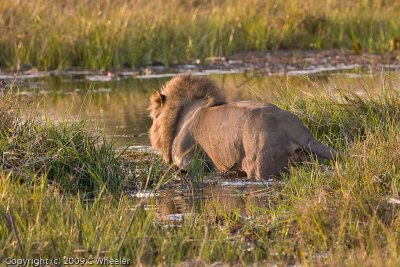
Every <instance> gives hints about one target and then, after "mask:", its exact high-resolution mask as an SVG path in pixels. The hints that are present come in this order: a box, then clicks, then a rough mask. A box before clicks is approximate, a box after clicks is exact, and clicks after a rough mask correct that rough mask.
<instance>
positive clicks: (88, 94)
mask: <svg viewBox="0 0 400 267" xmlns="http://www.w3.org/2000/svg"><path fill="white" fill-rule="evenodd" d="M211 77H212V78H213V79H214V80H215V81H216V82H217V84H218V85H220V86H221V87H222V88H223V89H224V90H225V92H226V94H227V96H228V99H229V100H231V101H236V100H248V99H253V100H254V99H256V100H267V101H268V100H271V99H272V98H273V96H274V94H275V93H276V92H277V91H285V90H302V91H314V90H325V91H332V92H334V91H337V90H349V91H358V92H360V94H363V91H364V90H363V87H367V88H369V89H371V90H375V91H376V90H380V88H381V87H382V84H383V83H386V84H388V83H391V84H394V86H392V87H395V86H396V84H397V86H398V82H399V75H398V74H390V75H389V74H387V75H381V74H374V75H371V74H360V73H339V74H338V73H332V74H330V75H326V74H325V75H315V76H308V77H307V76H256V75H251V74H236V75H212V76H211ZM382 77H383V78H382ZM168 79H169V78H154V79H137V78H123V77H114V78H109V77H107V76H105V77H104V76H93V75H90V76H89V75H87V76H85V75H66V76H58V77H44V78H34V79H26V80H24V82H23V83H22V84H21V85H20V86H19V91H18V92H16V93H18V94H19V95H21V96H22V97H24V98H25V99H29V100H30V103H31V106H33V107H34V109H35V110H39V112H40V114H42V115H43V116H46V117H51V118H53V119H56V120H59V119H68V120H77V119H80V118H85V119H86V120H87V121H88V127H89V128H91V129H93V130H97V131H100V132H103V133H104V134H105V135H106V136H107V137H110V138H113V139H114V140H116V146H117V147H121V146H126V145H128V146H133V147H135V146H140V145H149V140H148V136H147V132H148V129H149V127H150V126H151V120H150V118H149V117H148V111H147V107H148V105H149V102H148V97H149V95H150V94H151V92H152V91H153V90H155V89H159V88H161V86H162V85H163V84H164V83H165V82H166V81H167V80H168Z"/></svg>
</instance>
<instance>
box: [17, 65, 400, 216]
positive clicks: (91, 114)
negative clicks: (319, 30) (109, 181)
mask: <svg viewBox="0 0 400 267" xmlns="http://www.w3.org/2000/svg"><path fill="white" fill-rule="evenodd" d="M210 77H211V78H212V79H214V80H215V82H216V83H217V84H218V85H219V86H220V87H221V88H222V89H223V90H224V91H225V93H226V95H227V97H228V100H229V101H238V100H259V101H272V100H274V98H275V97H276V96H277V94H278V93H279V92H281V93H282V92H283V93H285V92H290V91H292V90H300V91H302V92H303V93H307V92H315V91H321V92H322V91H323V92H325V93H327V94H329V95H332V96H333V97H334V96H335V94H337V93H338V92H339V91H351V92H356V93H357V94H359V95H361V96H366V95H368V93H370V92H378V93H379V92H381V91H382V90H384V88H400V75H399V74H396V73H392V74H380V73H377V74H366V73H354V72H351V73H343V72H340V73H335V72H333V73H324V75H313V76H298V73H296V75H294V76H289V75H285V76H263V75H254V74H245V73H244V74H235V75H212V76H210ZM169 79H170V78H168V77H161V78H151V79H140V78H132V77H131V78H128V77H108V76H98V77H95V76H93V75H82V74H80V75H72V74H71V75H65V76H57V77H51V76H48V77H41V78H40V77H39V78H30V79H25V80H24V81H23V83H21V85H20V86H19V90H18V91H15V92H14V93H15V94H18V95H19V96H20V97H22V98H24V99H28V103H29V105H28V109H32V108H33V109H35V110H37V111H38V112H39V113H40V114H41V115H42V116H44V117H47V118H51V119H54V120H61V119H62V120H65V119H67V120H78V119H85V120H87V125H88V128H89V129H90V130H93V131H99V132H101V133H104V135H105V136H106V137H107V138H110V139H112V140H115V142H116V143H115V146H116V148H121V147H126V146H129V147H130V148H132V149H142V150H147V148H148V147H149V139H148V134H147V133H148V129H149V128H150V126H151V119H150V118H149V116H148V110H147V109H148V106H149V100H148V99H149V96H150V94H151V93H152V92H153V90H157V89H160V88H162V86H163V84H164V83H165V82H166V81H167V80H169ZM278 104H279V103H278ZM276 183H277V182H276V181H263V182H260V181H248V180H225V179H222V178H221V177H213V178H212V179H209V180H208V181H207V182H206V183H204V184H203V186H202V187H200V188H190V187H188V186H186V185H185V184H184V183H177V184H175V185H170V186H168V188H164V189H162V190H159V191H156V192H151V191H143V192H139V193H137V192H135V193H134V194H132V197H133V198H135V199H136V200H145V203H146V204H145V207H146V208H147V209H151V210H154V211H156V214H157V218H158V219H159V220H161V221H170V222H181V221H182V220H183V219H184V218H185V217H187V216H190V214H193V213H198V212H202V211H203V210H204V209H207V211H208V212H209V211H212V210H213V208H215V207H216V206H215V205H214V204H215V203H218V205H222V206H223V207H224V208H226V209H227V210H232V211H235V210H237V211H238V212H239V213H240V216H244V217H245V216H246V215H247V211H248V209H249V208H255V207H263V206H265V205H263V203H265V202H266V201H268V196H269V195H270V194H271V193H273V190H271V188H273V187H274V185H276Z"/></svg>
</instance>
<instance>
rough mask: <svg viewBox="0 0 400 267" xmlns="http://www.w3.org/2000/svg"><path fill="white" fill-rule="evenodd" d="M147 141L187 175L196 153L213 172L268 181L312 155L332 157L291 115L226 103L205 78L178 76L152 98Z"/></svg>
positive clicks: (268, 107)
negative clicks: (238, 174) (198, 149)
mask: <svg viewBox="0 0 400 267" xmlns="http://www.w3.org/2000/svg"><path fill="white" fill-rule="evenodd" d="M150 99H151V107H150V110H151V112H150V116H151V117H152V119H153V125H152V126H151V129H150V141H151V144H152V146H153V147H155V148H156V149H157V150H158V151H159V152H161V154H162V157H163V160H164V161H165V162H166V163H171V162H173V163H174V165H176V166H178V167H179V168H180V169H182V170H185V169H187V168H188V167H189V166H190V162H191V161H192V160H193V158H194V157H196V154H197V153H195V152H196V150H197V148H200V150H202V151H203V152H204V154H205V159H206V162H207V166H208V163H211V167H213V168H215V169H218V170H219V171H222V172H227V171H238V172H245V173H246V174H247V176H248V177H258V178H267V177H270V176H275V175H279V174H280V173H281V172H282V171H285V170H287V166H288V164H290V163H291V162H301V161H303V159H305V158H304V157H307V156H308V155H310V154H312V155H315V156H317V157H318V158H321V159H332V158H334V157H336V152H335V151H334V150H332V149H330V148H329V147H328V146H326V145H324V144H322V143H320V142H319V141H317V140H316V139H315V137H314V136H313V134H312V133H311V132H310V130H309V129H307V127H306V126H305V125H304V124H303V123H302V122H301V120H300V119H299V118H298V117H296V116H295V115H294V114H292V113H290V112H288V111H285V110H282V109H280V108H278V107H277V106H275V105H273V104H269V103H260V102H252V101H241V102H235V103H226V102H225V97H224V96H223V95H222V94H221V93H220V91H219V89H218V88H217V86H216V85H215V84H214V83H213V82H212V81H211V80H209V79H206V78H201V77H193V76H188V75H186V76H178V77H175V78H173V79H172V80H171V81H169V82H168V83H167V84H166V85H165V87H164V88H163V89H162V91H161V92H154V93H153V94H152V96H151V98H150Z"/></svg>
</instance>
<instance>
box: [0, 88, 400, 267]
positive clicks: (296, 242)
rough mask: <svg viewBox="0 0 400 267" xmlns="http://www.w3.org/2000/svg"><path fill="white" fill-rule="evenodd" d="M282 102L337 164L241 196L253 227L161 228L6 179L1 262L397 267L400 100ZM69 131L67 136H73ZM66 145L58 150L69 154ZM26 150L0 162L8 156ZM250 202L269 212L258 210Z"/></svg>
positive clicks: (1, 181)
mask: <svg viewBox="0 0 400 267" xmlns="http://www.w3.org/2000/svg"><path fill="white" fill-rule="evenodd" d="M275 102H276V103H277V104H278V105H280V106H281V107H284V108H286V109H288V110H290V111H292V112H294V113H296V114H297V115H299V116H300V118H301V119H302V120H303V121H304V122H305V123H306V124H307V126H308V127H310V129H312V131H313V132H314V133H315V134H316V135H317V137H318V138H321V139H323V140H324V142H326V143H328V144H329V145H331V146H333V147H335V148H336V149H338V150H339V152H340V153H341V155H342V156H341V158H340V159H339V160H337V161H333V162H330V163H327V164H320V163H318V162H315V161H311V162H309V163H308V164H304V165H302V166H293V167H292V168H291V171H290V174H286V175H284V176H283V177H282V183H278V184H277V185H275V186H271V187H270V188H268V189H267V190H266V191H263V192H253V194H249V195H243V199H244V201H245V202H246V211H247V215H246V217H243V216H241V214H240V211H239V210H235V209H233V210H232V209H230V208H229V207H228V206H227V205H225V203H217V202H216V201H213V200H209V199H208V200H207V199H206V200H204V201H203V202H201V203H200V206H201V208H200V211H199V212H198V213H197V214H192V215H190V216H189V217H186V218H185V219H184V220H183V221H182V222H181V223H178V224H165V223H163V222H160V221H159V220H158V219H157V218H158V217H157V212H155V211H154V210H151V209H150V210H149V209H145V206H144V205H143V204H144V201H145V200H139V201H135V200H132V199H130V198H129V197H128V196H125V195H121V196H120V197H119V198H110V197H108V195H107V194H100V195H98V196H99V197H97V198H96V199H95V201H91V202H86V201H82V200H81V198H79V196H76V195H75V194H66V193H65V192H64V191H63V190H61V187H59V186H49V185H48V183H47V181H46V179H43V178H45V177H46V175H48V174H47V173H40V174H38V175H36V177H38V178H42V179H38V181H37V182H36V183H34V184H31V183H26V182H25V183H21V182H20V181H18V180H15V179H14V178H13V177H12V175H13V174H12V172H10V171H7V172H4V171H3V172H2V173H1V174H0V177H1V178H0V222H1V223H0V255H2V256H0V257H1V260H4V259H5V257H39V256H41V257H63V256H69V257H86V258H89V257H100V256H102V255H106V256H108V257H120V256H123V257H126V258H129V259H131V264H132V265H161V264H163V265H174V264H177V263H183V264H188V265H196V264H197V265H203V264H211V263H228V264H229V263H231V264H242V265H246V264H249V263H258V264H260V265H264V264H265V265H272V264H278V265H292V264H296V265H303V266H308V265H317V266H321V265H333V266H344V265H347V266H360V265H363V266H364V265H365V266H398V265H399V264H400V257H399V253H400V219H399V218H400V217H399V216H400V206H399V204H396V201H393V200H392V201H390V199H391V198H393V199H397V200H399V199H400V195H399V190H400V151H399V141H400V140H399V136H400V128H399V125H400V124H399V122H400V112H399V110H400V109H399V107H400V96H399V94H398V92H396V91H391V90H386V89H385V90H384V92H383V93H381V94H378V95H375V96H373V95H371V96H365V97H359V96H358V95H356V94H348V93H343V94H341V95H339V96H335V97H332V96H329V95H326V96H321V94H320V93H315V94H311V95H304V94H302V95H300V94H298V93H296V94H292V93H283V92H282V93H281V94H280V96H279V97H278V98H277V99H276V100H275ZM0 114H4V113H0ZM1 116H4V115H1ZM2 121H3V120H2ZM60 129H62V127H61V128H60ZM69 129H71V131H70V134H69V135H68V136H71V135H72V136H75V135H76V133H75V130H74V129H73V128H69ZM2 131H4V129H3V130H2ZM78 132H79V131H78ZM22 135H23V136H25V133H23V134H22ZM36 135H37V134H36V133H35V134H34V135H33V136H36ZM18 136H19V135H16V136H15V137H14V138H19V137H18ZM30 136H31V137H32V135H30ZM67 139H70V138H67ZM5 140H7V139H3V141H2V142H3V143H4V142H5ZM8 140H10V141H9V142H12V141H13V140H14V139H8ZM35 140H37V142H38V144H40V143H41V142H42V140H41V139H35V138H32V141H33V143H36V142H35ZM44 142H45V144H47V142H49V141H46V140H45V141H44ZM67 144H70V143H69V142H66V144H65V145H63V146H61V147H60V148H62V149H64V147H67V149H66V150H67V151H68V150H70V149H71V147H70V146H68V145H67ZM2 146H3V147H4V144H2ZM24 149H25V147H22V146H20V148H19V149H18V150H11V149H7V150H3V155H4V154H6V155H7V153H8V152H13V153H15V151H19V150H20V151H25V150H24ZM27 151H29V150H27ZM19 153H22V154H23V155H25V154H26V152H19ZM66 153H67V152H66ZM17 155H18V154H17ZM40 155H41V154H39V158H41V157H40ZM147 159H148V158H145V159H144V162H146V160H147ZM86 161H88V162H89V163H90V162H92V161H91V159H87V160H86ZM21 164H22V163H19V164H15V165H14V168H15V169H18V168H17V167H18V166H20V165H21ZM157 164H158V163H157V162H156V163H154V162H153V159H151V158H150V160H148V161H147V164H145V165H144V166H142V167H144V168H143V170H142V172H143V173H144V174H143V175H145V176H146V175H151V173H153V174H156V175H159V174H158V172H157V169H153V170H150V166H151V167H153V168H156V167H157ZM21 166H23V167H24V168H25V165H23V164H22V165H21ZM104 166H109V165H104ZM104 166H103V167H102V168H104ZM146 166H147V167H146ZM26 168H27V169H28V170H30V168H31V167H29V166H27V167H26ZM158 170H160V169H158ZM27 177H29V176H27ZM31 177H35V175H34V174H32V175H31ZM147 177H150V176H147ZM47 179H49V178H47ZM258 193H259V194H260V195H258ZM254 198H264V199H265V200H266V201H264V202H262V203H263V204H262V205H261V204H259V202H257V201H254Z"/></svg>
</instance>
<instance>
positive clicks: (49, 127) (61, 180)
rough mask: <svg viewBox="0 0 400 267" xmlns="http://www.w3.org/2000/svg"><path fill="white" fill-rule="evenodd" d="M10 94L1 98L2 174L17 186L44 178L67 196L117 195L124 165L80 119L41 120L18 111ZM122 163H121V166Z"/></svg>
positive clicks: (15, 102) (112, 149) (109, 147)
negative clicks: (76, 120)
mask: <svg viewBox="0 0 400 267" xmlns="http://www.w3.org/2000/svg"><path fill="white" fill-rule="evenodd" d="M17 101H18V100H13V99H12V96H11V95H6V96H3V97H2V98H0V118H1V121H0V155H1V170H2V172H4V174H5V175H7V176H8V175H9V176H10V177H12V178H13V179H15V180H18V181H19V182H21V183H28V184H31V183H33V184H35V183H36V182H37V180H40V179H43V178H45V179H46V180H47V181H48V182H49V183H52V184H56V185H57V186H59V187H60V189H63V190H66V191H68V192H75V193H78V192H80V193H82V194H86V195H92V194H94V193H99V192H101V191H104V190H105V191H106V192H109V193H116V192H119V191H120V190H121V188H122V185H123V182H124V181H125V180H126V179H127V177H129V175H128V173H127V169H128V168H127V167H125V166H124V164H123V162H122V161H121V159H120V155H118V154H117V153H116V152H115V151H114V148H113V146H112V143H110V142H107V141H105V139H104V138H102V136H101V135H98V134H97V135H96V134H94V133H90V132H89V131H87V130H86V128H85V122H84V121H78V122H66V121H60V122H55V121H50V120H40V119H38V118H36V117H35V116H33V115H26V114H23V113H22V112H20V111H19V107H20V106H21V105H23V104H21V103H19V104H17ZM125 165H126V164H125Z"/></svg>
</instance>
